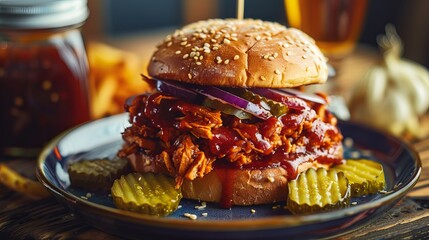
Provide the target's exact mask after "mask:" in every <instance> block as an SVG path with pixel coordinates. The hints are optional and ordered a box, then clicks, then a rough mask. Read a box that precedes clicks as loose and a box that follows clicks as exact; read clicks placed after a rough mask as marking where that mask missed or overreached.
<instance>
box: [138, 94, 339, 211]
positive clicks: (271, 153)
mask: <svg viewBox="0 0 429 240" xmlns="http://www.w3.org/2000/svg"><path fill="white" fill-rule="evenodd" d="M135 101H138V102H140V101H143V102H144V104H143V105H141V106H140V107H141V108H142V109H141V110H143V112H144V114H145V116H144V117H143V116H142V115H138V116H137V115H136V116H135V117H134V121H135V122H134V123H133V124H137V125H143V124H148V126H149V127H154V128H157V129H158V130H159V132H158V133H159V137H160V138H161V139H163V140H164V141H166V142H170V141H173V140H174V139H175V136H174V135H177V134H182V133H186V131H188V129H181V127H180V124H179V123H180V119H182V118H183V112H192V111H195V108H200V107H201V106H198V105H195V104H192V103H188V102H185V101H182V100H179V99H175V98H172V97H169V96H164V95H163V94H162V93H155V94H152V95H150V96H148V97H146V96H139V97H138V99H137V100H135ZM141 110H139V111H136V112H141ZM130 112H134V111H130ZM315 117H316V114H315V112H314V111H312V110H311V109H310V108H309V107H307V108H306V109H296V110H293V111H292V112H289V114H287V115H283V116H282V117H280V118H270V119H267V120H264V121H262V120H261V121H257V122H244V121H242V120H240V119H238V118H230V117H224V118H223V124H222V126H220V127H216V128H213V129H212V133H213V138H212V139H210V140H208V139H205V140H201V139H200V140H198V141H199V142H200V143H202V144H201V145H200V147H202V146H206V147H207V149H206V154H211V155H212V156H214V157H215V158H216V161H215V162H214V164H213V168H215V169H216V170H217V171H216V172H217V174H218V177H219V178H220V180H221V183H222V198H221V201H220V205H221V207H223V208H230V207H231V206H232V201H233V199H232V196H233V188H234V182H235V179H236V170H237V169H242V170H261V169H267V168H277V167H282V168H284V169H285V170H286V171H287V177H288V179H289V180H291V179H295V178H296V177H297V175H298V169H299V166H300V165H301V164H303V163H306V162H309V161H316V162H319V163H322V164H324V163H326V164H331V163H340V162H341V161H342V159H341V158H338V157H337V156H338V155H339V154H338V151H340V150H341V134H340V133H339V132H338V130H337V129H336V128H335V126H331V125H330V124H327V123H325V122H323V121H321V120H319V119H315ZM306 122H308V123H309V122H311V127H308V128H307V129H306V130H305V131H304V130H302V128H303V124H306ZM278 127H281V128H282V129H281V132H282V134H290V136H289V137H288V138H289V139H290V141H293V142H294V143H295V144H296V143H297V142H298V141H301V144H296V146H295V149H294V150H293V151H290V149H288V147H290V146H288V145H287V144H286V143H285V142H283V143H282V145H280V146H277V147H275V148H274V147H273V146H274V145H273V143H271V142H270V140H269V139H270V137H271V136H272V134H273V132H274V131H275V129H276V128H278ZM299 131H301V132H300V133H299V134H295V132H299ZM173 133H175V134H173ZM325 137H328V138H329V139H332V141H333V142H332V144H331V145H329V144H328V145H324V138H325ZM248 142H251V143H253V146H254V148H256V149H258V150H255V149H253V148H251V149H250V150H249V149H246V146H248ZM237 149H241V150H243V151H249V152H247V154H248V156H249V157H250V158H251V159H252V161H251V162H250V163H248V164H239V163H237V162H230V161H229V160H228V159H227V156H228V155H229V154H234V152H235V151H237ZM167 151H168V150H167Z"/></svg>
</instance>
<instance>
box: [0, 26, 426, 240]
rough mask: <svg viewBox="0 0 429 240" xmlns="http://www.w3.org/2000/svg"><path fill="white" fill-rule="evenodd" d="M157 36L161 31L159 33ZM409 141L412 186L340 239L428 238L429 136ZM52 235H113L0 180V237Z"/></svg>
mask: <svg viewBox="0 0 429 240" xmlns="http://www.w3.org/2000/svg"><path fill="white" fill-rule="evenodd" d="M158 36H164V33H163V32H161V33H160V34H159V35H158ZM160 39H162V38H161V37H157V36H153V35H150V36H143V37H142V36H135V37H133V38H128V39H115V40H111V41H108V42H109V43H111V44H113V45H114V46H117V47H120V48H122V49H125V50H130V51H133V52H142V53H145V54H146V55H143V56H144V57H147V58H148V57H150V55H147V52H152V50H153V48H154V47H153V46H154V44H155V43H156V42H158V41H159V40H160ZM142 45H143V46H142ZM144 46H146V47H144ZM138 49H139V50H138ZM374 61H376V55H375V54H374V51H373V50H368V49H366V48H361V49H359V51H358V52H357V54H355V55H354V56H353V57H351V58H348V59H346V60H345V61H344V62H343V66H342V71H341V72H339V76H340V77H341V78H342V79H344V80H343V81H341V82H338V86H337V87H338V88H339V89H340V90H342V89H349V88H350V87H351V85H352V83H353V82H355V81H356V80H358V79H359V78H360V77H361V76H362V75H363V74H364V72H365V71H366V69H367V68H368V66H370V65H371V64H373V63H374ZM351 72H353V73H352V74H351ZM337 90H338V89H337ZM345 97H347V96H345ZM414 146H415V148H416V149H417V151H418V152H419V153H420V156H421V159H422V162H423V171H422V176H421V178H420V181H419V183H418V184H417V186H416V187H415V188H414V189H413V190H412V191H411V192H410V193H409V194H408V195H407V196H406V197H405V198H404V199H403V200H402V201H400V202H399V203H398V204H397V205H396V206H395V207H394V208H392V209H391V210H390V211H388V212H386V213H385V214H384V215H383V216H382V217H379V218H378V219H374V220H372V221H371V222H370V224H368V225H367V226H365V227H363V228H361V229H358V230H356V231H354V232H352V233H350V234H347V235H345V236H342V237H341V239H380V238H389V239H390V238H395V239H423V238H429V139H425V140H423V141H420V142H416V143H414ZM0 161H1V162H3V163H6V164H8V165H10V166H11V167H13V168H14V169H17V170H18V171H19V172H21V173H22V174H24V175H26V176H28V177H31V178H34V171H35V166H36V160H35V159H1V158H0ZM54 238H55V239H76V238H77V239H119V238H118V237H115V236H111V235H108V234H106V233H104V232H102V231H100V230H97V229H94V228H93V227H91V226H88V225H86V224H84V223H82V222H81V221H80V219H77V218H76V217H75V216H73V215H72V214H71V213H70V212H69V211H68V210H67V209H65V208H64V207H63V206H61V205H60V204H59V203H57V202H56V201H55V200H54V199H47V200H41V201H32V200H30V199H28V198H25V197H23V196H22V195H19V194H17V193H14V192H11V191H8V190H7V189H5V188H4V187H1V186H0V239H54Z"/></svg>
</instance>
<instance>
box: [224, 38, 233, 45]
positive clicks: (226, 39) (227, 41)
mask: <svg viewBox="0 0 429 240" xmlns="http://www.w3.org/2000/svg"><path fill="white" fill-rule="evenodd" d="M223 42H224V43H226V44H229V43H230V42H231V41H230V40H229V39H228V38H225V39H223Z"/></svg>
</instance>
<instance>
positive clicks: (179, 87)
mask: <svg viewBox="0 0 429 240" xmlns="http://www.w3.org/2000/svg"><path fill="white" fill-rule="evenodd" d="M156 89H158V91H160V92H163V93H167V94H170V95H172V96H175V97H179V98H182V99H185V100H188V101H194V100H196V99H197V98H198V94H197V93H196V92H195V91H193V90H192V88H191V87H190V86H188V85H187V84H183V83H180V82H175V81H160V80H158V81H157V82H156Z"/></svg>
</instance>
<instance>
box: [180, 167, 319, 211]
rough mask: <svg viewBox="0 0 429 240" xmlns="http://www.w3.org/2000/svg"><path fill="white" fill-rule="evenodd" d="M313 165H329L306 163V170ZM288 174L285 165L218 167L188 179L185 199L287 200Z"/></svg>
mask: <svg viewBox="0 0 429 240" xmlns="http://www.w3.org/2000/svg"><path fill="white" fill-rule="evenodd" d="M310 167H315V168H318V167H325V166H323V165H320V164H318V163H304V164H301V165H300V166H299V168H298V172H303V171H305V170H307V169H308V168H310ZM287 183H288V173H287V171H286V170H285V169H284V168H280V167H277V168H266V169H262V170H247V169H228V168H226V169H222V168H221V169H214V170H213V171H211V172H210V173H208V174H207V175H205V176H204V177H202V178H196V179H194V180H192V181H191V180H185V181H184V182H183V185H182V194H183V197H184V198H188V199H195V200H199V201H207V202H219V203H221V205H223V206H226V207H228V206H231V205H242V206H247V205H257V204H269V203H274V202H280V201H285V200H286V198H287V195H288V186H287Z"/></svg>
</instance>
